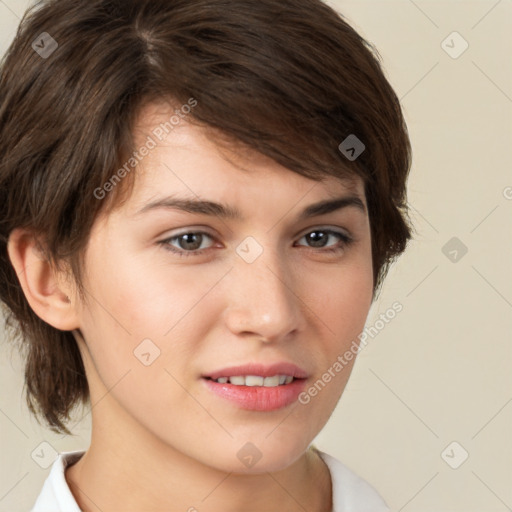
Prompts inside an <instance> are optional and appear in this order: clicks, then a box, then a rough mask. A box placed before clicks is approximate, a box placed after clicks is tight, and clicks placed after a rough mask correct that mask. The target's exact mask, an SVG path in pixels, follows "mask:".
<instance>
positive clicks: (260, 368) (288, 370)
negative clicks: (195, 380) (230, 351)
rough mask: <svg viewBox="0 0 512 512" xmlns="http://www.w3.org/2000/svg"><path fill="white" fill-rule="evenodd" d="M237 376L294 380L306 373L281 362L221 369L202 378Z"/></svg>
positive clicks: (292, 365)
mask: <svg viewBox="0 0 512 512" xmlns="http://www.w3.org/2000/svg"><path fill="white" fill-rule="evenodd" d="M239 375H242V376H246V375H257V376H261V377H273V376H274V375H290V376H291V377H295V378H296V379H305V378H307V376H308V374H307V372H306V371H305V370H304V369H302V368H300V367H299V366H297V365H296V364H293V363H288V362H281V363H274V364H261V363H250V364H244V365H239V366H230V367H228V368H222V369H221V370H215V371H213V372H211V373H208V374H204V375H203V377H209V378H210V379H213V380H216V379H219V378H220V377H234V376H239Z"/></svg>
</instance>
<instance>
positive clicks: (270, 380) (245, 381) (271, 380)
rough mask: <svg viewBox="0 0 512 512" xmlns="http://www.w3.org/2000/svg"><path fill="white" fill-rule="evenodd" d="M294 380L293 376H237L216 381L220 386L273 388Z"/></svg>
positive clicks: (220, 378)
mask: <svg viewBox="0 0 512 512" xmlns="http://www.w3.org/2000/svg"><path fill="white" fill-rule="evenodd" d="M292 380H293V377H292V376H291V375H274V376H273V377H260V376H259V375H236V376H234V377H219V378H218V379H215V381H216V382H219V383H220V384H227V382H228V381H229V383H230V384H234V385H235V386H264V387H266V388H273V387H276V386H281V385H283V384H290V382H291V381H292Z"/></svg>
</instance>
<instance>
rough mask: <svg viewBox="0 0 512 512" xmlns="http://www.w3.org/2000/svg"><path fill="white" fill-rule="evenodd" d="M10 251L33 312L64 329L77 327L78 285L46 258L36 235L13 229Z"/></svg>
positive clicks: (8, 250) (57, 327)
mask: <svg viewBox="0 0 512 512" xmlns="http://www.w3.org/2000/svg"><path fill="white" fill-rule="evenodd" d="M7 252H8V254H9V258H10V260H11V263H12V265H13V267H14V270H15V271H16V274H17V276H18V279H19V281H20V284H21V287H22V289H23V292H24V294H25V297H26V299H27V301H28V303H29V305H30V307H31V308H32V310H33V311H34V313H35V314H36V315H37V316H38V317H39V318H41V319H42V320H44V321H45V322H46V323H48V324H50V325H51V326H53V327H55V328H56V329H59V330H61V331H71V330H73V329H77V328H78V327H79V322H78V314H77V305H78V304H77V301H76V300H75V299H74V296H75V290H74V288H75V287H74V286H72V285H71V282H70V280H69V277H68V275H67V274H66V273H65V272H63V271H62V272H61V271H57V270H56V269H54V267H53V266H52V265H51V264H50V262H49V261H47V259H46V258H45V256H44V254H43V252H42V251H41V249H40V244H39V241H38V239H37V237H36V236H35V234H34V233H32V232H31V231H29V230H26V229H22V228H17V229H15V230H13V231H12V232H11V234H10V236H9V241H8V244H7ZM66 268H67V267H66ZM71 298H73V300H71Z"/></svg>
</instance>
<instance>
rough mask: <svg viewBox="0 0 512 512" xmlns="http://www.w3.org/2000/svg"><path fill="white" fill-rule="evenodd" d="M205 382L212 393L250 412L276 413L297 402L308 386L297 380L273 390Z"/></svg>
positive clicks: (303, 381)
mask: <svg viewBox="0 0 512 512" xmlns="http://www.w3.org/2000/svg"><path fill="white" fill-rule="evenodd" d="M203 381H204V383H205V385H206V387H207V388H208V389H209V390H210V391H213V392H214V393H215V394H217V395H219V396H220V397H222V398H225V399H226V400H229V401H230V402H233V403H234V404H236V405H237V406H238V407H240V408H241V409H247V410H250V411H275V410H277V409H282V408H283V407H287V406H289V405H291V404H293V403H294V402H295V401H296V400H297V398H298V396H299V395H300V393H301V392H302V390H303V389H304V387H305V385H306V379H296V380H293V381H292V382H291V383H290V384H285V385H283V386H276V387H273V388H266V387H264V386H235V385H234V384H221V383H219V382H216V381H214V380H211V379H204V378H203Z"/></svg>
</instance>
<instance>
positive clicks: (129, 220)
mask: <svg viewBox="0 0 512 512" xmlns="http://www.w3.org/2000/svg"><path fill="white" fill-rule="evenodd" d="M168 118H169V114H168V113H167V112H165V111H163V110H162V109H158V108H157V106H155V105H153V106H151V107H148V108H147V109H146V110H145V111H144V113H143V115H142V116H141V118H140V123H139V125H138V130H137V132H136V133H137V138H138V139H139V142H140V144H137V146H140V145H142V144H143V143H144V141H145V140H146V139H147V135H148V134H150V133H151V130H152V128H153V127H155V126H158V124H159V123H161V122H162V120H165V119H168ZM134 172H135V171H134ZM136 172H137V179H136V182H135V187H134V190H133V194H132V195H131V197H130V199H129V200H128V201H127V202H126V203H124V204H123V205H122V206H121V207H120V208H118V209H117V210H115V211H114V212H111V213H109V214H108V215H104V216H102V217H100V218H99V219H98V220H97V222H96V223H95V225H94V227H93V230H92V233H91V237H90V241H89V244H88V247H87V251H86V255H85V265H86V269H87V271H86V276H85V281H84V285H85V288H86V290H87V297H88V300H87V303H84V304H82V305H81V306H80V311H79V319H80V331H81V333H82V334H83V336H84V339H85V342H86V345H84V344H83V343H82V344H81V346H80V348H81V351H82V355H83V357H84V359H85V365H86V370H87V376H88V380H89V385H90V389H91V396H93V395H94V394H96V395H97V397H98V398H100V397H101V396H103V394H104V393H106V392H107V390H110V391H109V393H108V400H109V401H110V405H109V407H108V408H107V407H106V405H105V406H104V407H102V402H103V400H102V401H100V402H99V403H98V405H97V406H96V407H95V408H94V409H93V423H94V422H95V421H96V420H97V419H99V421H102V419H101V416H103V415H104V416H105V418H104V419H103V420H104V421H105V422H107V421H108V422H109V426H110V428H109V431H111V432H114V433H115V435H118V436H121V437H123V436H126V437H127V438H128V437H129V439H130V442H131V443H132V444H133V443H137V439H142V437H143V436H145V437H146V440H147V439H150V440H151V442H152V443H156V444H153V446H159V449H160V450H169V452H171V451H175V452H176V451H177V452H179V453H180V454H184V455H186V456H188V457H191V458H193V459H195V460H197V461H199V462H201V463H203V464H206V465H209V466H213V467H216V468H219V469H221V470H223V471H237V472H254V473H257V472H263V471H277V470H280V469H284V468H285V467H287V466H288V465H289V464H291V463H293V462H294V461H295V460H297V459H298V458H299V457H300V456H301V455H302V454H303V453H304V451H305V450H306V449H307V447H308V446H309V444H310V443H311V441H312V440H313V439H314V437H315V436H316V435H317V434H318V432H319V431H320V430H321V428H322V427H323V426H324V424H325V423H326V421H327V420H328V418H329V416H330V415H331V413H332V411H333V409H334V407H335V405H336V403H337V401H338V399H339V398H340V396H341V393H342V391H343V389H344V387H345V385H346V382H347V379H348V377H349V375H350V371H351V369H352V365H353V363H354V360H353V359H352V360H351V361H346V363H345V364H344V365H343V367H342V369H339V365H336V362H337V361H339V359H338V357H339V356H343V354H344V353H345V352H346V351H347V350H349V349H350V347H351V346H353V344H354V341H357V336H358V334H359V333H360V332H361V331H362V329H363V328H364V323H365V320H366V317H367V314H368V311H369V308H370V305H371V301H372V287H373V277H372V261H371V238H370V226H369V220H368V216H367V214H366V202H365V197H364V188H363V184H362V182H361V181H359V180H358V179H354V181H353V182H342V181H340V180H338V179H335V178H328V179H325V180H324V181H321V182H317V181H312V180H309V179H307V178H304V177H302V176H299V175H297V174H295V173H293V172H291V171H290V170H287V169H285V168H283V167H282V166H280V165H278V164H276V163H275V162H273V161H271V160H269V159H267V158H265V157H263V156H262V155H259V154H254V153H250V152H247V150H245V152H241V151H239V152H237V151H234V150H228V149H226V147H221V146H218V145H217V144H216V143H215V142H214V141H213V139H212V138H209V137H208V136H207V133H206V132H205V131H204V130H203V129H202V128H199V127H198V126H193V125H191V124H188V123H186V122H185V121H182V122H181V124H180V125H179V126H178V127H176V128H175V129H174V130H173V131H172V132H170V134H169V135H168V136H167V137H166V138H165V140H164V141H161V142H159V143H158V145H157V147H156V148H154V149H152V150H151V152H150V153H149V154H148V155H147V156H145V157H144V159H143V160H142V162H141V164H140V165H139V166H138V167H137V170H136ZM339 198H352V199H347V200H346V201H344V202H338V205H337V206H338V208H337V209H332V208H331V210H332V211H330V212H327V213H326V212H325V210H324V212H323V213H320V214H318V212H316V213H314V215H310V216H306V215H304V214H303V213H304V212H305V211H307V208H308V207H310V206H311V205H314V204H317V203H320V202H325V201H332V200H335V199H339ZM354 198H356V199H354ZM357 198H359V201H360V204H359V203H358V199H357ZM171 199H173V200H177V199H184V200H185V199H188V200H193V201H208V202H211V203H219V204H222V205H225V208H227V209H228V208H229V210H230V211H231V213H233V212H234V211H235V210H236V211H237V212H238V213H239V216H222V215H220V214H219V213H220V210H219V208H218V207H217V208H214V207H211V205H210V208H209V211H210V214H209V212H208V209H205V207H204V205H203V208H202V211H199V209H198V208H197V207H196V209H195V211H185V210H183V209H180V208H178V207H176V206H173V205H171V204H170V202H171ZM343 205H344V206H343ZM212 211H213V212H214V213H215V214H214V215H212V214H211V213H212ZM326 372H327V373H329V375H327V377H326ZM247 376H249V377H247ZM329 376H330V378H329ZM231 377H233V379H231ZM235 377H236V378H235ZM292 377H293V380H292V381H291V382H289V381H290V380H291V378H292ZM283 380H284V383H283ZM318 381H321V382H320V383H319V382H318ZM315 383H316V387H315ZM276 384H279V385H276ZM311 389H313V391H310V390H311ZM314 389H316V392H315V391H314ZM93 403H94V399H93ZM106 403H107V401H104V404H106ZM95 416H96V418H95ZM107 416H108V418H107ZM134 433H136V434H135V437H134ZM139 434H140V435H139ZM137 436H138V437H137ZM248 443H251V444H248ZM260 455H261V459H260V460H259V461H258V463H257V464H255V465H254V466H253V467H249V466H251V464H245V465H244V460H248V459H246V457H251V456H253V457H254V456H256V457H259V456H260ZM244 457H245V459H244Z"/></svg>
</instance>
